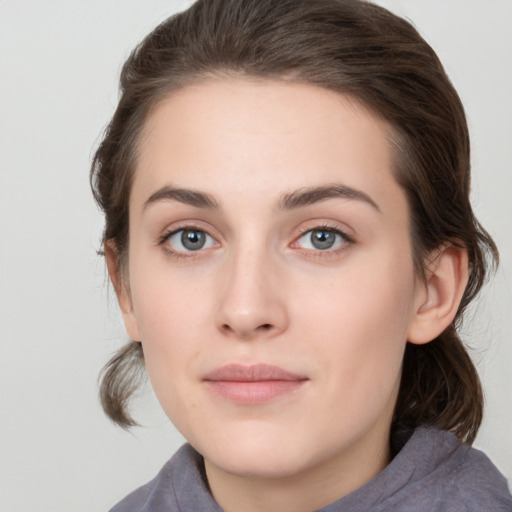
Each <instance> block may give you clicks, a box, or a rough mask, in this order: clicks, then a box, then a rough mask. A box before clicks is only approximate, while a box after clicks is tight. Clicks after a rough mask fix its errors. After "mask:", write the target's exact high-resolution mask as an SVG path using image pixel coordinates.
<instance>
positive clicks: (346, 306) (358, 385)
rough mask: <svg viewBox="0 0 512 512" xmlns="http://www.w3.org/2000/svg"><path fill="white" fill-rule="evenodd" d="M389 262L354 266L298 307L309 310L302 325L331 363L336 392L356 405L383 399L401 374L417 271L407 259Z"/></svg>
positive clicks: (326, 362)
mask: <svg viewBox="0 0 512 512" xmlns="http://www.w3.org/2000/svg"><path fill="white" fill-rule="evenodd" d="M388 261H389V263H384V262H383V260H382V259H381V261H380V265H377V264H374V265H372V266H367V265H361V267H353V268H351V272H350V273H349V274H347V275H343V276H339V278H338V279H336V280H335V281H333V282H336V283H337V284H336V285H333V284H331V285H329V286H325V287H323V289H317V291H316V292H315V293H313V294H312V296H311V297H309V300H308V301H307V304H301V305H300V306H298V309H300V310H301V311H302V312H303V313H302V315H303V316H304V315H307V316H306V317H305V318H304V324H303V327H305V328H307V329H308V332H309V336H310V337H313V336H314V337H315V339H317V341H318V344H317V345H316V346H315V345H313V348H314V350H315V358H317V359H318V358H321V359H322V361H323V367H324V368H325V367H327V368H329V371H328V372H326V375H330V376H331V378H332V380H331V385H332V387H333V388H332V392H333V393H336V392H338V393H341V394H343V395H344V397H345V398H344V399H345V400H346V403H352V404H353V407H354V408H358V407H360V404H361V403H371V401H372V400H376V401H377V402H382V401H383V400H385V399H386V397H389V395H390V394H391V393H392V392H393V388H394V387H396V385H397V381H398V380H399V379H400V373H401V364H402V359H403V353H404V350H405V345H406V341H407V331H408V325H409V321H410V317H411V314H412V301H413V297H414V273H413V269H412V264H411V263H410V261H409V260H408V259H404V260H403V261H399V260H398V259H395V258H390V259H389V260H388ZM368 268H372V269H373V271H372V272H368ZM306 306H307V307H306ZM336 390H337V391H336Z"/></svg>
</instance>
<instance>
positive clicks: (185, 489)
mask: <svg viewBox="0 0 512 512" xmlns="http://www.w3.org/2000/svg"><path fill="white" fill-rule="evenodd" d="M202 511H205V512H222V509H221V508H220V507H219V505H218V504H217V503H216V502H215V500H214V499H213V497H212V495H211V494H210V492H209V490H208V485H207V483H206V477H205V474H204V465H203V460H202V457H201V456H200V455H199V454H198V453H197V452H196V451H195V450H194V449H193V448H192V447H191V446H190V445H184V446H182V447H181V448H180V449H179V450H178V452H176V454H175V455H174V456H173V457H172V458H171V460H169V462H167V464H166V465H165V466H164V467H163V468H162V470H161V471H160V473H158V475H157V476H156V477H155V478H154V479H153V480H151V481H150V482H149V483H147V484H146V485H144V486H143V487H140V488H139V489H137V490H136V491H134V492H133V493H131V494H129V495H128V496H127V497H126V498H125V499H124V500H122V501H121V502H120V503H118V504H117V505H116V506H115V507H114V508H112V509H111V511H110V512H202ZM441 511H442V512H512V496H511V494H510V491H509V489H508V486H507V482H506V480H505V478H504V477H503V475H501V474H500V472H499V471H498V470H497V469H496V468H495V466H494V465H493V464H492V463H491V461H490V460H489V459H488V458H487V456H486V455H484V454H483V453H482V452H480V451H478V450H475V449H474V448H471V447H469V446H467V445H463V444H460V443H459V441H458V439H457V438H456V437H455V435H453V434H451V433H449V432H444V431H442V430H438V429H436V428H424V427H423V428H419V429H417V430H416V431H415V432H414V434H413V435H412V437H411V438H410V439H409V441H408V442H407V443H406V444H405V446H404V447H403V448H402V450H401V451H400V452H399V453H398V455H397V456H396V457H395V458H394V459H393V460H392V462H391V463H390V464H389V465H388V466H387V467H386V468H385V469H384V470H383V471H381V472H380V473H379V474H378V475H377V476H376V477H375V478H374V479H373V480H371V481H370V482H368V483H367V484H365V485H363V486H362V487H360V488H359V489H356V490H355V491H353V492H351V493H350V494H348V495H347V496H344V497H343V498H340V499H339V500H337V501H335V502H333V503H331V504H330V505H328V506H326V507H324V508H322V509H320V510H319V511H317V512H441Z"/></svg>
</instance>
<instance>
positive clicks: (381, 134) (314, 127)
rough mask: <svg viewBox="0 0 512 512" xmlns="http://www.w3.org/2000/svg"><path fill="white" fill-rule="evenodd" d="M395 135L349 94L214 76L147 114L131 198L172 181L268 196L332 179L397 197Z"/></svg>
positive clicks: (371, 192)
mask: <svg viewBox="0 0 512 512" xmlns="http://www.w3.org/2000/svg"><path fill="white" fill-rule="evenodd" d="M392 135H393V134H392V130H391V128H390V127H389V125H388V124H387V123H386V122H385V121H383V120H381V119H380V118H378V117H377V116H375V115H373V114H372V113H370V112H369V111H368V110H367V109H366V108H364V107H363V106H362V105H361V104H360V103H358V102H357V101H356V100H354V99H353V98H351V97H349V96H346V95H342V94H339V93H336V92H332V91H328V90H326V89H323V88H319V87H316V86H312V85H305V84H296V83H289V82H283V81H269V80H262V81H256V80H248V79H212V80H209V81H206V82H203V83H199V84H196V85H191V86H187V87H185V88H184V89H182V90H179V91H177V92H175V93H173V94H172V95H170V96H169V97H167V98H166V99H164V100H163V101H161V102H160V103H159V104H158V105H157V107H156V108H155V109H154V110H153V112H152V113H151V115H150V116H149V118H148V120H147V122H146V125H145V127H144V130H143V135H142V137H141V144H140V149H139V154H138V160H137V167H136V172H135V181H134V190H133V199H134V201H136V202H138V203H139V204H140V203H141V202H143V201H144V200H145V198H146V199H147V197H148V196H149V195H151V193H153V192H154V191H155V190H156V189H157V188H158V187H161V186H164V185H171V184H172V185H179V186H180V187H185V188H197V187H200V188H201V189H203V190H206V191H209V192H211V193H213V194H214V195H221V196H222V195H223V194H224V193H227V192H230V193H233V192H235V193H240V194H242V193H243V194H249V193H250V194H251V195H252V196H254V197H257V196H258V194H259V195H260V196H261V195H262V194H263V195H264V196H265V197H267V198H269V199H270V196H272V193H273V192H275V197H277V195H279V194H282V193H283V192H286V191H288V190H290V189H292V190H293V189H297V188H301V187H314V186H321V185H324V184H326V183H333V182H343V184H344V185H346V186H349V187H353V188H357V189H362V190H364V191H365V192H366V193H368V194H369V195H380V194H381V193H382V192H386V191H388V192H390V193H392V194H396V193H397V184H396V182H395V180H394V178H393V175H392V145H391V144H390V139H391V137H392ZM176 182H178V183H176Z"/></svg>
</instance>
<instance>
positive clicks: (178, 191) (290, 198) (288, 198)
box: [143, 184, 381, 213]
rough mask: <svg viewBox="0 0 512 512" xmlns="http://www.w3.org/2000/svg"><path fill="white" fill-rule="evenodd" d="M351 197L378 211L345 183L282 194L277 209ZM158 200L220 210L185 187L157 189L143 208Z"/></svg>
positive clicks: (365, 196) (207, 196)
mask: <svg viewBox="0 0 512 512" xmlns="http://www.w3.org/2000/svg"><path fill="white" fill-rule="evenodd" d="M338 198H341V199H352V200H357V201H362V202H364V203H366V204H368V205H370V206H371V207H373V208H374V209H375V210H377V211H378V212H379V213H380V211H381V210H380V208H379V206H378V205H377V203H376V202H375V201H374V200H373V199H372V198H371V197H370V196H369V195H368V194H366V193H365V192H363V191H361V190H357V189H355V188H352V187H347V186H346V185H340V184H331V185H324V186H320V187H308V188H301V189H299V190H295V191H293V192H290V193H287V194H283V195H282V196H281V198H280V200H279V204H278V209H279V210H281V211H283V210H294V209H296V208H301V207H303V206H309V205H312V204H315V203H319V202H321V201H325V200H327V199H338ZM159 201H178V202H180V203H183V204H187V205H189V206H194V207H196V208H205V209H211V210H220V204H219V202H218V201H217V200H216V199H215V198H214V197H213V196H212V195H210V194H207V193H205V192H198V191H196V190H190V189H186V188H174V187H171V186H165V187H162V188H161V189H159V190H157V191H156V192H154V193H153V194H151V196H150V197H149V198H148V199H147V201H146V202H145V203H144V206H143V210H145V209H146V208H147V207H148V206H150V205H151V204H154V203H157V202H159Z"/></svg>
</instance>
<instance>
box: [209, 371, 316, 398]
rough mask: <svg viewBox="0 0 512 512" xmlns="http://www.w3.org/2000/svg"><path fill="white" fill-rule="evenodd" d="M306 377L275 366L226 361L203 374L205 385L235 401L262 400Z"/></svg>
mask: <svg viewBox="0 0 512 512" xmlns="http://www.w3.org/2000/svg"><path fill="white" fill-rule="evenodd" d="M308 380H309V379H308V378H307V377H305V376H303V375H298V374H296V373H292V372H289V371H287V370H284V369H283V368H279V367H278V366H272V365H267V364H256V365H249V366H245V365H239V364H229V365H226V366H222V367H220V368H217V369H215V370H213V371H212V372H210V373H209V374H207V375H206V376H205V377H204V379H203V382H204V383H205V384H206V386H207V387H208V389H209V390H210V391H212V392H213V393H215V394H216V395H219V396H221V397H223V398H225V399H227V400H229V401H231V402H234V403H236V404H247V405H255V404H263V403H266V402H270V401H273V400H275V399H277V398H279V397H282V396H283V395H288V394H290V393H294V392H296V391H298V389H299V388H301V387H302V386H303V385H304V384H305V383H306V382H307V381H308Z"/></svg>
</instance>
